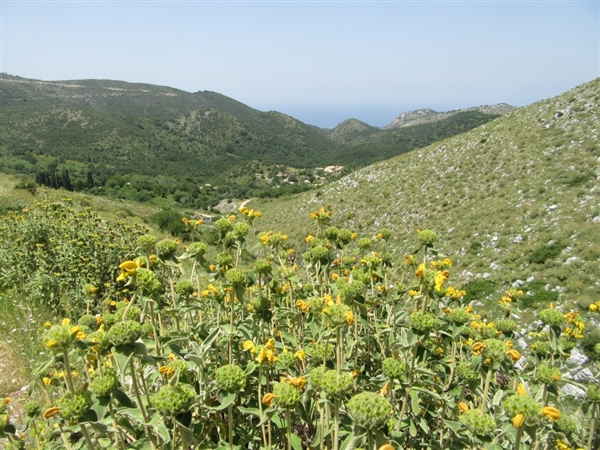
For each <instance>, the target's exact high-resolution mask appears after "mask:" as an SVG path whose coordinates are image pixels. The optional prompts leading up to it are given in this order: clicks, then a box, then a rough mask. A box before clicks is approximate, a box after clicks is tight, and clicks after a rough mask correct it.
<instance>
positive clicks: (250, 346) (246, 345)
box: [242, 341, 256, 353]
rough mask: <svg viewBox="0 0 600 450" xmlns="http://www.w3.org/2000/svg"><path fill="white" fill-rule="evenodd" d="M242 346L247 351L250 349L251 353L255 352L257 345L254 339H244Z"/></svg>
mask: <svg viewBox="0 0 600 450" xmlns="http://www.w3.org/2000/svg"><path fill="white" fill-rule="evenodd" d="M242 347H243V349H244V350H245V351H250V352H251V353H254V351H255V350H254V349H255V348H256V346H255V345H254V342H252V341H244V342H242Z"/></svg>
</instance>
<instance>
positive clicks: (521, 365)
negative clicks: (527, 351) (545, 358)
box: [515, 356, 527, 370]
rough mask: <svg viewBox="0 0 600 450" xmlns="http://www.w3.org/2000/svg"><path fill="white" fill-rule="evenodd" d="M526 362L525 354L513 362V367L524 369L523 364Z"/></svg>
mask: <svg viewBox="0 0 600 450" xmlns="http://www.w3.org/2000/svg"><path fill="white" fill-rule="evenodd" d="M526 364H527V357H526V356H521V359H519V360H518V361H517V362H516V363H515V369H518V370H523V369H525V365H526Z"/></svg>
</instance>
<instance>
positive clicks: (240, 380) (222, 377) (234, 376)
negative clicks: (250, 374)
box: [215, 364, 246, 392]
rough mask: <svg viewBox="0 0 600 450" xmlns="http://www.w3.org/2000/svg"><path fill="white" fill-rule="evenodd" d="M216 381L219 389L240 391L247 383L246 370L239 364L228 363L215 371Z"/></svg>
mask: <svg viewBox="0 0 600 450" xmlns="http://www.w3.org/2000/svg"><path fill="white" fill-rule="evenodd" d="M215 381H216V383H217V386H218V387H219V389H223V390H224V391H227V392H238V391H241V390H242V389H243V388H244V386H245V385H246V372H244V369H242V368H241V367H240V366H238V365H237V364H227V365H225V366H221V367H219V368H218V369H217V370H216V371H215Z"/></svg>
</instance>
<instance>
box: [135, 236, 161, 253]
mask: <svg viewBox="0 0 600 450" xmlns="http://www.w3.org/2000/svg"><path fill="white" fill-rule="evenodd" d="M156 241H157V239H156V236H152V235H151V234H145V235H143V236H140V237H139V238H138V245H139V246H140V247H142V248H143V249H144V251H145V252H146V253H147V254H151V253H154V247H155V246H156Z"/></svg>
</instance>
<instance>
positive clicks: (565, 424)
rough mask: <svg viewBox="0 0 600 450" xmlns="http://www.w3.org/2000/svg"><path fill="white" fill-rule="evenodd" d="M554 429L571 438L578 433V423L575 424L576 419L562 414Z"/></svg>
mask: <svg viewBox="0 0 600 450" xmlns="http://www.w3.org/2000/svg"><path fill="white" fill-rule="evenodd" d="M554 427H555V428H556V429H557V430H558V431H560V432H562V433H564V434H566V435H567V436H569V435H570V434H573V433H575V432H576V431H577V422H575V419H573V418H572V417H571V416H568V415H566V414H562V415H561V416H560V419H558V420H557V421H556V422H555V423H554Z"/></svg>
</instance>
